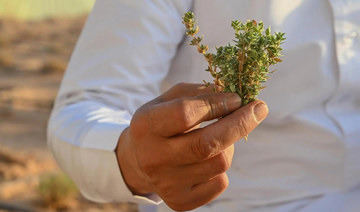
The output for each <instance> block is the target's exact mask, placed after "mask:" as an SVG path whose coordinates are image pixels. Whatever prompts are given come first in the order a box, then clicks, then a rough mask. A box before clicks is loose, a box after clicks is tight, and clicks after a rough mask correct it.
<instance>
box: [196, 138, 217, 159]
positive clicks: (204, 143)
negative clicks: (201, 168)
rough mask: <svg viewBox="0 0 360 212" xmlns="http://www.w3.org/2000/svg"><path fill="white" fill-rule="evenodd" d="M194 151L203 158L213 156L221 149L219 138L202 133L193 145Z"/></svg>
mask: <svg viewBox="0 0 360 212" xmlns="http://www.w3.org/2000/svg"><path fill="white" fill-rule="evenodd" d="M191 148H192V152H193V153H194V154H195V155H198V156H199V157H200V158H201V159H203V158H209V157H211V156H212V155H213V154H214V153H215V152H217V151H218V150H219V149H220V142H219V141H218V140H217V139H214V138H212V139H209V138H208V137H207V136H206V135H201V136H199V137H198V139H196V140H195V142H192V145H191Z"/></svg>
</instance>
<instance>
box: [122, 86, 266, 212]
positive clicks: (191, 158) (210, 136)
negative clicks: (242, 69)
mask: <svg viewBox="0 0 360 212" xmlns="http://www.w3.org/2000/svg"><path fill="white" fill-rule="evenodd" d="M240 106H241V99H240V97H239V96H238V95H237V94H234V93H214V92H212V91H211V88H206V87H205V86H203V85H199V84H185V83H181V84H178V85H176V86H174V87H172V88H171V89H170V90H168V91H167V92H165V93H164V94H162V95H161V96H159V97H158V98H156V99H154V100H153V101H150V102H148V103H146V104H145V105H143V106H142V107H140V108H139V109H138V110H137V111H136V113H135V114H134V116H133V118H132V120H131V124H130V126H129V127H128V128H126V129H125V130H124V131H123V132H122V134H121V136H120V138H119V141H118V146H117V148H116V154H117V157H118V162H119V165H120V169H121V171H122V174H123V177H124V180H125V182H126V183H127V185H128V187H129V189H130V190H131V191H132V192H133V193H134V194H138V195H144V194H148V193H156V194H157V195H159V196H160V197H161V198H162V199H163V200H164V202H165V203H166V204H167V205H168V206H169V207H171V208H172V209H174V210H176V211H185V210H191V209H194V208H197V207H199V206H201V205H204V204H206V203H208V202H210V201H211V200H213V199H214V198H215V197H216V196H218V195H219V194H220V193H222V192H223V191H224V190H225V189H226V187H227V186H228V183H229V182H228V178H227V175H226V173H225V172H226V171H227V170H228V169H229V168H230V166H231V161H232V158H233V153H234V145H233V144H234V143H235V142H236V141H238V140H239V139H241V138H242V137H243V136H245V135H247V134H248V133H249V132H251V131H252V130H253V129H254V128H255V127H256V126H257V125H258V124H259V123H260V122H261V121H262V120H263V119H265V117H266V115H267V113H268V110H267V106H266V104H265V103H263V102H261V101H259V100H256V101H254V102H251V103H249V104H247V105H246V106H244V107H241V108H240ZM220 117H223V118H221V119H220V120H218V121H216V122H215V123H213V124H211V125H208V126H206V127H204V128H199V126H198V125H199V124H200V123H201V122H203V121H208V120H213V119H218V118H220Z"/></svg>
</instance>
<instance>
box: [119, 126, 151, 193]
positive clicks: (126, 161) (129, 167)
mask: <svg viewBox="0 0 360 212" xmlns="http://www.w3.org/2000/svg"><path fill="white" fill-rule="evenodd" d="M133 150H134V148H132V145H131V139H130V136H129V128H126V129H125V130H124V131H123V132H122V133H121V135H120V137H119V140H118V145H117V147H116V150H115V152H116V156H117V160H118V164H119V168H120V171H121V174H122V176H123V179H124V182H125V183H126V185H127V187H128V188H129V190H130V191H131V192H132V193H133V194H134V195H146V194H149V193H152V191H151V189H149V188H150V186H149V185H148V183H147V182H146V180H145V179H144V178H143V177H142V174H141V172H140V169H139V168H138V165H137V163H136V153H135V151H133Z"/></svg>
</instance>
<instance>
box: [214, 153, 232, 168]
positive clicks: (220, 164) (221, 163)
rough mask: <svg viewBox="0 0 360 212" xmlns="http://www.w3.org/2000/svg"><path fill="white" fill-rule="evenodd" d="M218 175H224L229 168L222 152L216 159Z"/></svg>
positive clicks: (228, 163)
mask: <svg viewBox="0 0 360 212" xmlns="http://www.w3.org/2000/svg"><path fill="white" fill-rule="evenodd" d="M216 163H217V166H216V167H217V169H218V173H224V172H226V171H227V170H229V168H230V162H229V160H228V158H227V157H226V155H225V154H224V152H222V153H220V154H219V155H218V156H217V158H216Z"/></svg>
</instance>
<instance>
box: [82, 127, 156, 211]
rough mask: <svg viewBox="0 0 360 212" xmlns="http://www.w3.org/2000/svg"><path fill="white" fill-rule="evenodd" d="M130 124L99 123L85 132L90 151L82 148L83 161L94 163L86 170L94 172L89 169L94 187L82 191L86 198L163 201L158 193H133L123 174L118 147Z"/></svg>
mask: <svg viewBox="0 0 360 212" xmlns="http://www.w3.org/2000/svg"><path fill="white" fill-rule="evenodd" d="M128 126H129V125H128V124H119V123H97V124H96V125H94V126H92V127H91V129H90V130H89V131H88V133H87V134H86V135H85V137H84V139H83V144H82V146H83V147H85V148H86V149H87V151H83V152H82V161H83V163H88V164H87V165H88V166H92V168H91V169H85V170H84V171H85V172H87V171H88V170H90V171H92V172H94V173H88V174H89V175H88V176H90V177H89V178H88V182H87V183H86V184H88V185H89V187H90V188H91V187H93V188H94V189H92V190H89V189H84V191H81V193H82V194H83V195H84V196H85V197H86V198H88V199H90V200H94V201H97V202H99V200H100V202H112V201H116V202H119V201H121V202H124V201H126V202H134V203H139V204H156V205H158V204H160V203H161V202H162V200H161V198H160V197H159V196H158V195H156V194H148V195H146V196H139V195H133V194H132V192H131V191H130V190H129V188H128V187H127V185H126V183H125V181H124V179H123V177H122V174H121V171H120V167H119V164H118V160H117V157H116V153H115V149H116V146H117V143H118V139H119V136H120V133H121V132H122V131H123V130H124V129H125V128H126V127H128ZM85 166H86V165H85ZM85 172H84V173H85ZM91 185H97V186H91ZM89 187H88V188H89ZM97 188H98V189H97Z"/></svg>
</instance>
